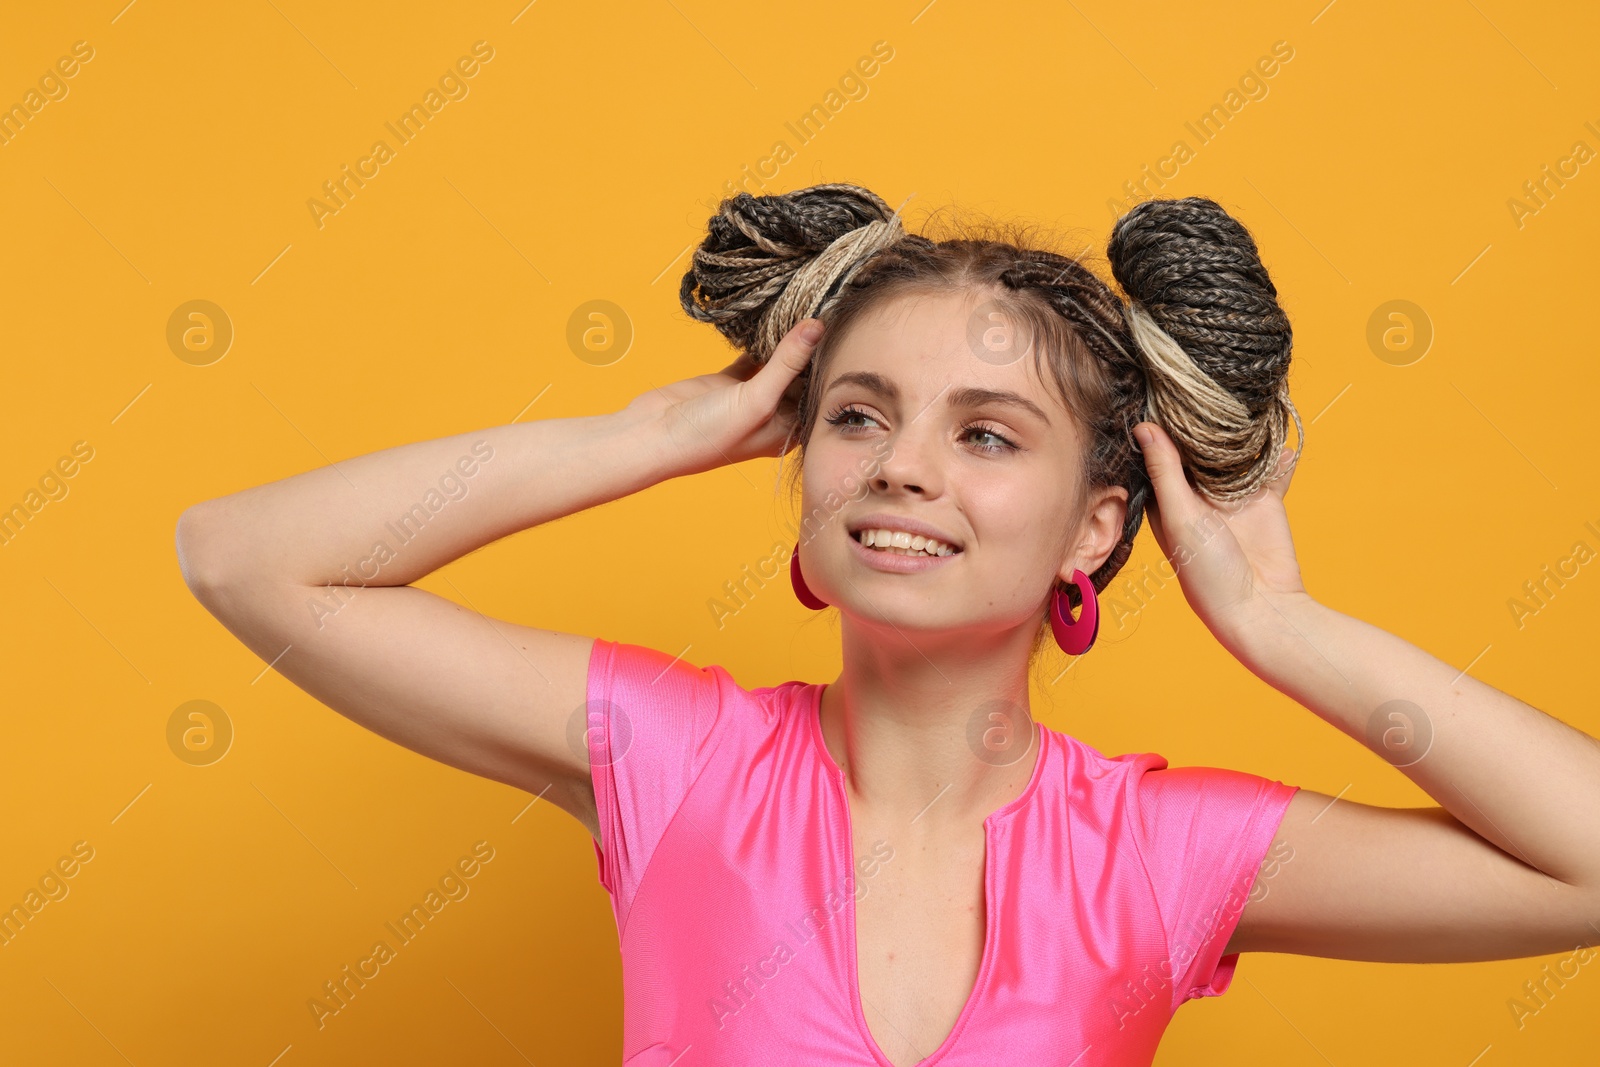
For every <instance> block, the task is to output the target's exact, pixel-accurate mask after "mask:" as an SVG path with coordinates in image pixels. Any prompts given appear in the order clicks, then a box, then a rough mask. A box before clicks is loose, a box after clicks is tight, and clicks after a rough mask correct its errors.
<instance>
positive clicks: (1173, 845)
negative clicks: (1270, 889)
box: [1129, 756, 1299, 1010]
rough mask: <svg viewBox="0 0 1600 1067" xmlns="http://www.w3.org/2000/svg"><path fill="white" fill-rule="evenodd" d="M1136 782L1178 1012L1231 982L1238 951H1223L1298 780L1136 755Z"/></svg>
mask: <svg viewBox="0 0 1600 1067" xmlns="http://www.w3.org/2000/svg"><path fill="white" fill-rule="evenodd" d="M1130 778H1131V781H1130V783H1129V790H1130V793H1129V804H1130V807H1131V809H1132V811H1133V812H1134V815H1135V817H1134V818H1133V820H1132V825H1133V829H1134V833H1135V835H1136V838H1137V841H1138V846H1139V852H1140V855H1141V857H1142V858H1143V860H1144V864H1145V868H1146V870H1147V872H1148V873H1149V876H1150V882H1151V888H1152V889H1153V890H1154V893H1155V897H1156V903H1157V906H1158V908H1159V911H1160V914H1161V922H1162V925H1163V927H1164V928H1165V932H1166V936H1167V957H1168V958H1167V967H1168V968H1169V970H1168V972H1167V973H1170V974H1171V975H1172V984H1173V1001H1172V1008H1173V1010H1176V1009H1177V1008H1178V1007H1179V1006H1180V1005H1181V1004H1182V1003H1183V1002H1184V1001H1185V1000H1189V999H1192V998H1194V997H1213V996H1218V995H1220V994H1222V993H1224V992H1226V991H1227V989H1228V986H1229V985H1231V984H1232V982H1233V972H1234V968H1235V967H1236V966H1237V965H1238V962H1239V954H1238V953H1237V952H1235V953H1230V954H1229V955H1226V956H1224V955H1223V954H1222V950H1223V949H1224V948H1226V947H1227V944H1228V939H1229V938H1230V937H1232V936H1233V931H1234V928H1235V927H1237V926H1238V925H1239V917H1240V915H1241V914H1242V913H1243V911H1244V906H1245V904H1246V902H1247V899H1248V896H1249V893H1250V888H1251V886H1252V885H1253V884H1254V882H1255V878H1256V873H1257V871H1258V870H1259V869H1260V866H1261V861H1262V860H1263V859H1264V858H1265V857H1266V854H1267V850H1268V849H1269V848H1270V847H1271V846H1272V840H1273V837H1274V836H1275V835H1276V834H1277V831H1278V826H1279V824H1280V823H1282V821H1283V816H1284V812H1285V811H1286V810H1287V809H1288V806H1289V801H1290V799H1291V798H1293V796H1294V794H1295V792H1296V791H1297V790H1298V789H1299V786H1293V785H1285V784H1284V783H1282V782H1280V781H1277V780H1275V779H1270V778H1262V777H1260V776H1258V775H1254V774H1247V773H1245V772H1243V771H1235V770H1226V769H1223V768H1218V767H1175V768H1171V769H1167V768H1166V761H1165V760H1164V759H1162V758H1161V757H1159V756H1154V757H1153V759H1147V760H1141V761H1138V762H1137V763H1136V764H1135V765H1134V769H1133V771H1132V773H1131V775H1130Z"/></svg>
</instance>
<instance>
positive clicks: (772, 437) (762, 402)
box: [623, 319, 822, 474]
mask: <svg viewBox="0 0 1600 1067" xmlns="http://www.w3.org/2000/svg"><path fill="white" fill-rule="evenodd" d="M808 327H815V334H814V335H812V334H811V332H810V330H809V329H808ZM821 338H822V322H821V320H819V319H802V320H801V321H800V322H798V323H796V324H795V326H794V328H793V329H791V330H790V331H789V332H788V333H786V334H784V336H783V340H781V341H779V342H778V347H777V348H776V349H774V350H773V353H772V358H770V359H768V360H767V362H766V363H764V364H763V365H762V366H760V367H757V366H756V365H755V363H754V362H752V361H751V359H750V357H749V356H748V355H747V354H744V353H741V354H740V355H739V358H738V359H736V360H734V361H733V362H732V363H730V364H728V366H726V367H724V368H723V369H722V370H721V371H719V372H717V373H716V374H701V375H698V376H696V377H694V378H686V379H684V380H683V381H679V382H673V383H672V384H671V385H664V386H662V387H661V388H659V389H652V390H650V391H649V392H648V393H644V394H641V395H640V396H638V397H636V398H634V399H633V400H632V401H631V402H629V404H628V406H627V407H626V408H624V409H623V410H624V411H627V412H631V413H633V414H636V415H656V416H658V417H659V418H661V419H662V420H663V427H664V431H665V433H666V434H667V437H668V439H669V440H670V441H671V442H672V443H673V445H674V446H675V447H676V451H677V454H678V455H679V456H680V457H681V458H682V461H683V467H684V470H683V473H685V474H691V473H699V472H700V471H707V470H711V469H713V468H715V467H720V466H723V465H725V464H731V463H742V462H744V461H745V460H749V459H758V458H761V457H769V458H775V457H777V456H780V455H782V454H783V453H784V452H786V451H788V449H789V448H792V447H793V446H794V445H795V444H798V441H794V440H790V435H791V434H793V433H794V432H795V429H796V427H797V414H798V407H799V401H800V385H801V383H800V381H799V375H800V372H801V371H803V370H805V368H806V366H807V364H809V363H810V362H811V356H812V353H814V352H815V351H816V347H817V342H818V341H820V340H821Z"/></svg>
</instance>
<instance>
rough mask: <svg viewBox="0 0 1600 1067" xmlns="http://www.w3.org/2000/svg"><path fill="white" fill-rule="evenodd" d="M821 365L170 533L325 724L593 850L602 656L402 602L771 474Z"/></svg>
mask: <svg viewBox="0 0 1600 1067" xmlns="http://www.w3.org/2000/svg"><path fill="white" fill-rule="evenodd" d="M812 347H813V345H811V344H807V343H805V342H803V341H802V340H801V339H800V337H799V336H798V331H791V332H790V334H789V336H788V337H786V338H785V340H784V343H783V344H782V345H780V346H779V351H778V352H777V353H775V354H774V357H773V359H772V360H771V361H770V362H769V363H767V364H765V365H764V366H763V367H762V368H760V369H759V370H758V369H756V368H755V367H753V366H752V365H751V364H749V362H748V360H746V359H745V358H743V357H741V359H740V360H737V361H735V363H734V364H732V365H731V366H729V367H728V368H726V369H724V370H723V371H722V372H721V373H719V374H707V375H701V376H700V377H698V378H691V379H688V380H686V381H682V382H677V383H674V384H672V385H669V386H665V387H663V388H661V389H658V390H652V391H651V392H649V393H646V394H644V395H643V396H641V397H639V398H638V399H636V400H634V401H633V402H632V403H631V404H629V405H628V406H627V407H626V408H625V409H623V410H622V411H618V412H615V413H612V414H606V415H594V416H584V417H578V418H562V419H546V420H542V421H537V422H529V423H513V424H511V425H506V426H496V427H492V428H489V429H485V430H480V431H477V432H473V433H465V434H459V435H456V436H452V437H444V438H439V439H437V440H432V441H422V442H417V443H414V444H407V445H401V446H398V447H395V448H389V449H385V450H383V451H380V452H374V453H370V454H368V455H364V456H357V457H355V458H353V459H347V460H342V461H340V462H339V463H337V464H335V465H334V466H331V467H321V468H318V469H315V470H311V471H307V472H305V473H303V474H297V475H294V476H292V477H289V478H285V479H282V480H280V481H276V482H271V483H268V484H266V485H261V486H256V487H254V488H249V489H245V490H242V491H240V492H237V493H234V494H232V495H230V496H224V497H219V498H217V499H215V500H208V501H205V502H203V503H200V504H196V505H194V506H193V507H191V508H189V509H188V510H187V511H185V512H184V513H183V515H182V517H181V518H180V519H179V522H178V527H177V550H178V557H179V565H180V567H181V569H182V572H183V577H184V581H185V582H186V583H187V584H188V586H189V588H190V589H191V590H192V591H193V593H194V595H195V597H196V598H197V599H198V600H199V601H200V602H201V604H203V605H204V606H205V607H206V609H207V610H208V611H210V612H211V614H212V615H214V616H216V618H217V619H218V621H220V622H221V623H222V624H223V625H224V626H225V627H227V628H228V630H229V631H231V632H232V633H233V634H234V636H236V637H237V638H239V640H240V641H242V642H243V643H244V644H245V645H247V646H248V647H249V648H250V649H251V650H252V651H253V652H255V653H256V655H258V656H260V657H261V658H262V660H263V661H265V662H266V663H269V664H271V665H272V668H273V669H274V670H276V671H278V672H279V673H280V674H282V675H283V676H284V677H286V678H288V679H289V680H290V681H291V682H293V683H294V684H295V685H297V686H299V687H300V688H301V689H303V690H305V691H306V692H307V693H309V694H311V695H312V696H313V697H315V698H316V699H317V700H319V701H321V702H322V703H323V704H326V705H327V706H328V707H330V708H332V709H334V710H335V711H337V712H339V713H340V714H342V715H345V716H346V717H348V718H350V719H351V720H353V721H355V722H357V723H359V724H360V725H362V726H364V727H366V728H367V729H369V730H372V731H373V732H375V733H378V734H380V735H382V736H384V737H386V738H388V739H390V740H391V741H394V742H396V743H398V744H401V745H404V746H405V747H406V748H409V749H412V750H413V751H416V752H419V753H421V754H423V755H425V756H429V757H431V758H433V759H436V760H439V761H440V762H442V763H446V764H449V765H451V766H453V767H458V768H461V769H463V770H467V771H471V772H472V773H474V774H479V775H482V776H483V777H486V778H492V779H494V780H496V781H500V782H505V783H507V784H509V785H512V786H515V787H517V788H519V789H524V790H526V791H528V792H530V793H534V794H538V795H541V796H544V797H545V798H546V799H548V800H550V801H551V802H552V803H554V804H556V805H557V806H559V807H561V808H562V809H563V810H566V811H567V812H569V813H571V814H572V815H573V816H574V817H576V818H578V819H579V821H581V822H582V823H583V824H584V825H585V826H587V827H588V828H589V831H590V833H591V834H594V835H595V836H596V837H598V834H599V831H598V827H597V824H596V821H595V809H594V792H593V786H592V782H591V779H590V770H589V753H588V750H587V747H586V746H585V745H584V744H583V743H581V741H580V742H579V743H577V744H574V743H572V742H571V741H569V739H568V738H569V736H570V735H569V724H570V723H571V721H572V720H573V717H574V715H577V716H579V718H580V720H582V719H583V717H584V712H583V711H581V710H580V709H581V708H582V706H583V704H584V701H585V698H586V695H587V694H586V689H587V677H588V662H589V652H590V649H591V647H592V646H593V643H594V642H593V639H592V638H589V637H581V636H578V635H574V634H566V633H558V632H553V631H549V630H542V629H537V628H534V627H530V626H522V625H517V624H514V623H510V622H505V621H500V620H496V619H490V618H487V617H485V616H482V615H479V614H478V613H476V612H474V611H471V610H469V609H467V608H464V607H462V606H460V605H458V604H456V603H455V602H453V601H451V600H448V599H446V598H444V597H440V596H436V595H434V594H433V593H429V592H427V591H425V590H422V589H418V588H415V587H413V586H412V585H411V584H410V583H411V582H414V581H416V580H417V579H418V578H421V577H422V576H423V575H426V574H428V573H430V572H432V571H434V570H436V569H438V568H439V567H441V566H443V565H444V564H446V563H449V562H450V561H452V560H455V559H457V558H459V557H461V556H464V555H466V554H467V553H469V552H472V551H474V550H476V549H478V548H481V547H482V546H484V545H486V544H488V543H490V542H492V541H495V540H497V539H499V538H501V537H504V536H506V535H508V534H511V533H515V532H517V531H519V530H524V529H528V528H531V527H534V526H538V525H540V524H542V523H545V522H549V521H551V520H553V519H557V518H560V517H562V516H565V515H570V514H573V513H574V512H578V511H582V510H584V509H586V508H591V507H594V506H596V505H598V504H603V503H605V502H607V501H611V500H615V499H618V498H620V497H623V496H627V495H629V494H631V493H635V492H637V491H639V490H641V489H644V488H647V487H648V486H651V485H654V484H656V483H657V482H661V481H665V480H667V479H669V478H673V477H677V476H680V475H684V474H692V473H696V472H699V471H703V470H709V469H711V468H713V467H716V466H720V465H722V464H724V463H728V462H739V461H741V460H745V459H751V458H755V457H757V456H763V455H764V456H776V455H778V454H779V451H780V449H781V447H782V444H783V442H784V441H785V439H786V437H787V431H788V430H789V429H790V428H791V427H792V425H793V415H794V412H793V406H794V405H793V394H794V392H795V390H794V389H792V388H791V385H792V383H793V382H794V378H795V376H796V374H797V373H798V371H799V370H800V369H801V368H802V367H803V366H804V365H805V363H806V361H808V360H809V358H810V353H811V349H812ZM601 562H602V561H600V560H594V561H592V563H593V564H600V563H601ZM567 565H570V563H562V562H558V561H552V563H551V566H552V567H555V566H567ZM575 733H576V734H577V735H578V736H579V737H582V736H583V734H582V731H581V729H580V730H578V731H575Z"/></svg>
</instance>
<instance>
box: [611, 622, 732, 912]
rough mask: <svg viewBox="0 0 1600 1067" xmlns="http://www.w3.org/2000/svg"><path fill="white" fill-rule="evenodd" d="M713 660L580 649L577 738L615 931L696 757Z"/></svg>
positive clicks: (711, 720)
mask: <svg viewBox="0 0 1600 1067" xmlns="http://www.w3.org/2000/svg"><path fill="white" fill-rule="evenodd" d="M721 671H722V669H721V668H720V667H706V668H699V667H695V666H694V665H692V664H690V663H688V662H686V661H684V660H683V659H681V658H677V657H672V656H668V655H666V654H665V653H663V652H658V651H656V650H655V649H651V648H645V647H642V646H640V645H630V644H625V643H619V642H614V641H606V640H603V639H599V640H596V641H595V643H594V647H593V649H592V650H591V652H590V654H589V674H588V683H587V686H588V691H587V703H586V721H585V724H584V729H583V740H582V743H583V744H585V745H586V746H587V748H588V750H589V777H590V781H591V782H592V783H593V785H594V797H595V809H596V814H597V816H598V820H599V827H600V840H598V841H596V842H594V848H595V858H596V860H597V862H598V864H599V875H600V884H601V885H603V886H604V887H605V888H606V891H607V892H608V893H610V894H611V896H612V898H613V900H614V904H615V910H616V914H617V918H618V924H619V931H620V928H621V925H622V923H623V921H624V920H625V918H626V914H627V910H628V908H629V906H630V905H631V903H632V901H633V896H634V891H635V890H636V889H637V888H638V886H639V883H640V881H641V879H642V878H643V876H644V872H645V868H646V867H647V866H648V864H649V862H650V857H651V855H652V854H653V853H654V852H655V849H656V845H657V844H658V843H659V842H660V841H661V838H662V836H663V834H665V832H666V829H667V826H668V824H669V823H671V821H672V819H673V817H674V816H675V815H676V814H677V812H678V808H679V807H680V806H681V805H682V804H683V799H684V797H685V796H686V795H687V794H688V791H689V787H690V786H691V785H692V784H693V782H694V777H695V775H696V773H698V771H699V769H700V766H701V764H702V761H703V756H704V750H705V743H706V741H707V739H708V738H709V736H710V735H711V732H712V730H713V728H714V726H715V723H716V720H717V716H718V712H719V711H720V708H721V703H722V701H721V696H720V694H721V685H720V680H719V674H720V672H721Z"/></svg>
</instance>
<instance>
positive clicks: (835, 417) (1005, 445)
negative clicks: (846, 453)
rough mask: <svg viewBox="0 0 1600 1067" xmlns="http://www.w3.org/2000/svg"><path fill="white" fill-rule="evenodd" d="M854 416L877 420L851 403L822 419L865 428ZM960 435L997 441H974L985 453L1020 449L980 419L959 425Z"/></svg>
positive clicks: (850, 430)
mask: <svg viewBox="0 0 1600 1067" xmlns="http://www.w3.org/2000/svg"><path fill="white" fill-rule="evenodd" d="M855 418H861V419H866V420H868V421H870V422H877V421H878V420H877V419H875V418H873V417H872V416H871V415H869V414H867V413H866V412H865V411H862V410H861V409H860V408H858V407H855V406H854V405H851V404H845V405H844V406H842V407H838V408H835V409H834V410H833V411H831V412H829V413H828V414H827V415H826V416H825V417H824V420H823V421H825V422H827V423H828V425H830V426H837V427H839V429H840V432H841V433H846V434H849V433H853V432H859V431H861V430H865V429H866V427H865V426H862V425H860V424H856V423H851V422H850V420H851V419H855ZM961 436H962V437H963V438H965V437H969V436H977V437H980V438H991V439H993V441H996V442H998V444H981V445H980V444H977V443H974V444H973V445H972V447H973V448H974V449H976V450H977V451H979V452H986V453H990V454H998V453H1004V452H1017V451H1020V449H1019V448H1018V446H1017V444H1016V442H1014V441H1012V440H1011V439H1010V438H1008V437H1006V436H1005V435H1004V434H1002V433H1001V432H1000V431H999V430H997V429H996V428H995V427H993V426H991V425H989V424H988V423H986V422H984V421H982V420H981V419H979V420H975V421H973V422H969V423H966V424H965V425H963V426H962V427H961Z"/></svg>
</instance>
